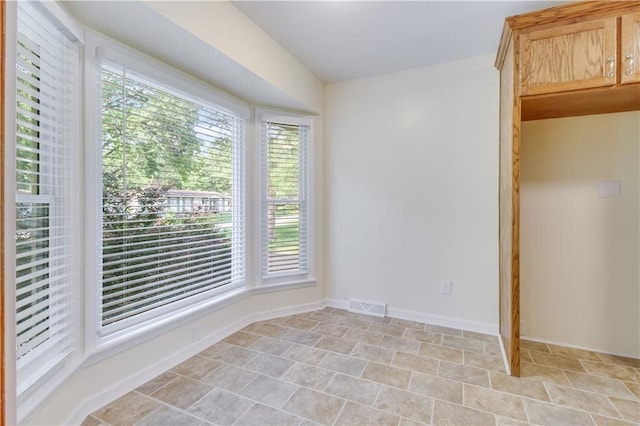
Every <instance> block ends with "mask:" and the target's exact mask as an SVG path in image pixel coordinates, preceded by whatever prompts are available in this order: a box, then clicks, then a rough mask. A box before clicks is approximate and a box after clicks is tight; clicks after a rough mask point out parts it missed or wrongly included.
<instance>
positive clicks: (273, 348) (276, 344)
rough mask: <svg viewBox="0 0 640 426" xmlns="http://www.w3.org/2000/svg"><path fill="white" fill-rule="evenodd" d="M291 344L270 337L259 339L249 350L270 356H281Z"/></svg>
mask: <svg viewBox="0 0 640 426" xmlns="http://www.w3.org/2000/svg"><path fill="white" fill-rule="evenodd" d="M291 346H293V343H291V342H286V341H284V340H280V339H272V338H271V337H264V336H263V337H260V338H259V339H258V340H256V341H255V342H254V343H253V344H252V345H251V346H250V347H249V349H251V350H253V351H258V352H265V353H268V354H271V355H282V354H283V353H284V352H285V351H286V350H287V349H289V348H290V347H291Z"/></svg>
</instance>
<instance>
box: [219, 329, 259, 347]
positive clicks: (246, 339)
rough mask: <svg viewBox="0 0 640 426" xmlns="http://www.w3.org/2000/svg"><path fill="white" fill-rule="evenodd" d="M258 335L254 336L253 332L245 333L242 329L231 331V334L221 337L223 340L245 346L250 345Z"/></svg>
mask: <svg viewBox="0 0 640 426" xmlns="http://www.w3.org/2000/svg"><path fill="white" fill-rule="evenodd" d="M259 338H260V336H256V335H255V334H251V333H245V332H244V331H238V332H235V333H233V334H232V335H231V336H227V337H225V338H224V339H222V341H223V342H225V343H229V344H232V345H236V346H242V347H245V348H246V347H247V346H250V345H251V344H252V343H253V342H255V341H256V340H258V339H259Z"/></svg>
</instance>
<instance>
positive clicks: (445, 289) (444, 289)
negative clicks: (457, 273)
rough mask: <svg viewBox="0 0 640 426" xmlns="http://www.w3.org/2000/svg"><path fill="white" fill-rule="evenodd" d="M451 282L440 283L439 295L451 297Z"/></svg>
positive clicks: (443, 281)
mask: <svg viewBox="0 0 640 426" xmlns="http://www.w3.org/2000/svg"><path fill="white" fill-rule="evenodd" d="M452 286H453V282H451V281H448V280H442V281H440V294H443V295H445V296H451V291H452Z"/></svg>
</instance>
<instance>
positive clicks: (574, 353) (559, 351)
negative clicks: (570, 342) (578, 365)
mask: <svg viewBox="0 0 640 426" xmlns="http://www.w3.org/2000/svg"><path fill="white" fill-rule="evenodd" d="M547 346H548V347H549V350H551V353H552V354H555V355H563V356H570V357H573V358H580V359H586V360H589V361H596V362H601V360H600V357H599V356H598V354H597V353H595V352H591V351H585V350H583V349H575V348H567V347H565V346H557V345H551V344H547Z"/></svg>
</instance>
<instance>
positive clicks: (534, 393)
mask: <svg viewBox="0 0 640 426" xmlns="http://www.w3.org/2000/svg"><path fill="white" fill-rule="evenodd" d="M489 377H490V378H491V388H492V389H494V390H498V391H502V392H508V393H513V394H515V395H520V396H526V397H528V398H533V399H538V400H540V401H550V399H549V395H547V390H546V389H545V387H544V386H543V385H542V383H541V382H539V381H537V380H533V379H522V378H519V377H512V376H507V375H506V374H502V373H497V372H495V371H491V372H489Z"/></svg>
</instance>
